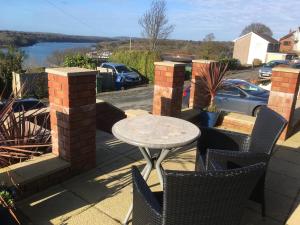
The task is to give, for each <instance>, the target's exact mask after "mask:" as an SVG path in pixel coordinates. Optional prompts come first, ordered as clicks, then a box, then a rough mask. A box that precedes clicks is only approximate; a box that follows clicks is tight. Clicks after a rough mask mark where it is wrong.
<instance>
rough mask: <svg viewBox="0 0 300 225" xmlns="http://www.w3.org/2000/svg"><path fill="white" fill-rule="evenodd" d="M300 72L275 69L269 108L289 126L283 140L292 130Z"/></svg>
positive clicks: (289, 69)
mask: <svg viewBox="0 0 300 225" xmlns="http://www.w3.org/2000/svg"><path fill="white" fill-rule="evenodd" d="M299 71H300V70H297V69H291V68H285V67H282V68H280V67H279V68H274V69H273V72H272V87H271V92H270V97H269V102H268V107H270V108H272V109H273V110H274V111H276V112H278V113H279V114H281V115H282V116H283V117H284V118H285V119H286V120H287V121H288V125H287V128H286V129H285V131H284V132H283V134H282V136H281V139H286V138H288V137H289V135H290V131H291V130H292V120H293V115H294V111H295V106H296V100H297V95H298V90H299V82H300V73H299Z"/></svg>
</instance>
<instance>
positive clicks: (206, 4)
mask: <svg viewBox="0 0 300 225" xmlns="http://www.w3.org/2000/svg"><path fill="white" fill-rule="evenodd" d="M171 2H172V4H174V2H176V3H177V4H179V5H184V6H185V7H184V8H183V9H177V10H174V9H173V10H172V12H170V13H171V14H170V18H171V19H172V22H174V23H175V24H178V25H177V28H183V27H186V28H183V29H185V30H189V33H190V36H192V37H196V35H198V36H200V35H202V36H204V35H205V33H203V32H204V31H206V32H214V33H216V34H217V35H216V36H217V38H219V39H227V40H230V39H233V38H235V37H236V36H237V35H239V33H240V32H241V30H242V29H243V28H244V27H245V26H246V25H248V24H250V23H252V22H262V23H265V24H266V25H267V26H269V27H270V28H271V29H272V30H273V32H274V36H275V37H277V38H278V37H280V36H282V35H284V34H286V33H287V32H288V30H289V29H290V28H296V27H298V26H299V24H297V23H298V22H299V21H300V14H299V12H298V10H293V9H298V8H300V1H299V0H290V1H289V3H288V4H287V2H286V1H283V0H277V1H273V0H264V1H261V0H248V1H245V0H225V1H221V0H169V1H168V3H169V4H171ZM187 27H189V29H188V28H187ZM191 27H193V28H191ZM196 27H198V28H196ZM192 31H203V32H201V34H195V33H193V32H192ZM176 32H177V31H176ZM179 32H180V31H179ZM174 35H176V34H174ZM219 35H220V36H219Z"/></svg>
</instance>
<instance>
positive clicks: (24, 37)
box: [0, 30, 116, 47]
mask: <svg viewBox="0 0 300 225" xmlns="http://www.w3.org/2000/svg"><path fill="white" fill-rule="evenodd" d="M112 40H116V39H114V38H106V37H95V36H79V35H65V34H57V33H43V32H23V31H8V30H3V31H0V47H6V46H10V45H13V46H16V47H23V46H29V45H33V44H36V43H38V42H102V41H112Z"/></svg>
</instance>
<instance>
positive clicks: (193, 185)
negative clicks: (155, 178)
mask: <svg viewBox="0 0 300 225" xmlns="http://www.w3.org/2000/svg"><path fill="white" fill-rule="evenodd" d="M265 168H266V164H265V163H259V164H255V165H251V166H248V167H243V168H239V169H233V170H226V171H210V172H207V171H206V172H182V171H166V172H165V175H164V176H165V179H164V197H163V198H164V199H163V223H162V224H163V225H185V224H186V225H192V224H197V225H220V224H222V225H238V224H240V222H241V217H242V213H243V210H244V208H245V203H246V202H247V199H248V198H249V196H250V193H251V192H252V190H253V188H254V186H255V185H256V183H257V181H258V179H259V178H260V177H261V176H262V174H263V173H264V172H265Z"/></svg>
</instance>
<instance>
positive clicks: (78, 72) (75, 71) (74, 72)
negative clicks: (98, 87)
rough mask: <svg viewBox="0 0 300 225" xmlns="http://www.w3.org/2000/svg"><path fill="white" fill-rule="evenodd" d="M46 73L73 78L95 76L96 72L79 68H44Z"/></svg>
mask: <svg viewBox="0 0 300 225" xmlns="http://www.w3.org/2000/svg"><path fill="white" fill-rule="evenodd" d="M46 73H50V74H54V75H59V76H65V77H73V76H84V75H95V74H96V73H97V71H96V70H90V69H85V68H80V67H57V68H46Z"/></svg>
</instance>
